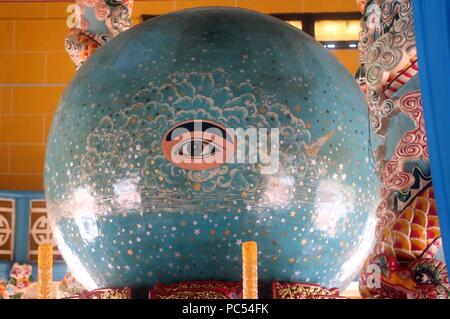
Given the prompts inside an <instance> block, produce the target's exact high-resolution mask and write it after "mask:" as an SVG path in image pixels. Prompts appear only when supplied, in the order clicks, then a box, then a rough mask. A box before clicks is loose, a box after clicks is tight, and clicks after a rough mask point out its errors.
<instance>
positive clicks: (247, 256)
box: [242, 241, 258, 299]
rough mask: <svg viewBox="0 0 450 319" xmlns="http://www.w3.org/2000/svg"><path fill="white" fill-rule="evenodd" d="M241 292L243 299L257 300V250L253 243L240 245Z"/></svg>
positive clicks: (248, 242)
mask: <svg viewBox="0 0 450 319" xmlns="http://www.w3.org/2000/svg"><path fill="white" fill-rule="evenodd" d="M242 290H243V298H244V299H258V248H257V245H256V242H255V241H247V242H245V243H243V244H242Z"/></svg>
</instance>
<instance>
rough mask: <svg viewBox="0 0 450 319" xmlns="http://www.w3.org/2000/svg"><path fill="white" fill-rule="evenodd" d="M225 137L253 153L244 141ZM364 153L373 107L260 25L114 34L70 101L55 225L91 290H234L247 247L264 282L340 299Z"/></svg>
mask: <svg viewBox="0 0 450 319" xmlns="http://www.w3.org/2000/svg"><path fill="white" fill-rule="evenodd" d="M207 128H215V132H216V133H211V134H210V135H207V134H206V133H205V132H206V131H207V130H206V129H207ZM229 128H233V129H237V128H242V130H247V131H246V132H247V133H249V132H252V129H253V132H256V133H257V134H258V135H257V139H256V140H255V139H252V137H251V136H250V135H251V134H250V133H249V136H250V137H249V138H247V139H244V140H242V139H241V143H238V142H236V139H237V137H236V136H237V135H232V134H228V133H227V132H228V130H227V129H229ZM177 129H182V130H181V133H180V134H178V135H177V134H175V135H173V134H172V133H174V132H175V131H177ZM248 129H250V130H248ZM277 130H278V131H277ZM276 132H278V134H279V144H277V143H276V141H277V140H276ZM195 134H197V135H195ZM202 134H203V135H202ZM264 136H265V138H266V139H267V144H266V145H270V146H272V145H275V146H276V145H279V147H278V154H276V153H277V152H276V148H274V149H272V148H270V147H269V149H268V150H269V151H270V152H267V154H266V155H267V156H268V157H267V156H266V157H264V156H263V153H262V154H259V153H257V154H258V156H256V158H253V159H254V160H250V157H248V158H249V159H248V160H246V161H245V162H244V163H241V162H237V161H234V162H233V161H231V160H229V158H228V157H227V158H226V159H227V161H226V162H225V163H216V164H211V163H208V162H207V158H210V157H211V156H212V157H214V156H215V157H217V156H218V154H224V149H228V150H229V151H230V152H229V153H227V154H232V155H233V154H234V155H236V154H237V149H238V148H239V147H241V146H242V145H244V146H245V145H246V146H247V147H248V152H250V147H256V148H257V149H258V152H259V149H260V148H261V149H262V144H263V143H262V142H261V141H265V140H264ZM219 140H221V141H225V143H217V142H218V141H219ZM242 141H244V142H242ZM256 141H258V143H257V142H256ZM227 143H228V144H227ZM242 143H243V144H242ZM244 153H245V152H244ZM369 154H370V143H369V132H368V114H367V107H366V104H365V101H364V98H363V96H362V94H361V93H360V91H359V88H358V86H357V84H356V83H355V81H354V80H353V78H352V76H351V75H350V74H349V73H348V72H347V71H346V70H345V69H344V67H343V66H342V65H341V64H339V63H338V62H337V61H336V59H335V58H334V57H333V56H332V55H331V54H330V53H329V52H327V50H325V49H324V48H323V46H322V45H320V44H319V43H317V42H316V41H315V40H314V39H312V38H311V37H309V36H308V35H306V34H305V33H303V32H301V31H299V30H298V29H296V28H294V27H292V26H290V25H288V24H286V23H284V22H282V21H279V20H277V19H275V18H272V17H269V16H266V15H262V14H259V13H255V12H251V11H246V10H240V9H231V8H198V9H193V10H186V11H180V12H176V13H173V14H169V15H165V16H162V17H159V18H155V19H152V20H149V21H147V22H144V23H142V24H140V25H138V26H136V27H134V28H132V29H130V30H129V31H126V32H124V33H122V34H120V35H119V36H118V37H116V38H115V39H113V40H112V41H110V42H109V43H107V44H106V45H105V46H104V47H102V48H100V49H99V50H98V51H97V52H95V54H94V55H93V56H92V57H91V58H90V59H89V61H87V62H86V63H85V64H84V65H83V66H82V67H81V68H80V69H79V70H78V72H77V73H76V75H75V77H74V78H73V80H72V82H71V83H70V85H69V86H68V87H67V89H66V90H65V92H64V94H63V96H62V98H61V101H60V103H59V106H58V109H57V112H56V115H55V119H54V122H53V126H52V130H51V134H50V137H49V140H48V151H47V158H46V165H45V175H46V178H45V182H46V195H47V200H48V208H49V216H50V219H51V223H52V227H53V230H54V237H55V239H56V242H57V244H58V247H59V249H60V251H61V253H62V255H63V257H64V259H65V261H66V263H67V265H68V266H69V268H70V270H71V271H72V272H73V274H74V275H75V277H76V278H77V279H78V280H79V281H81V282H82V283H83V284H84V285H85V286H86V287H87V288H90V289H92V288H97V287H111V286H126V285H129V286H132V287H140V286H148V287H149V286H151V285H153V284H155V283H156V282H164V283H169V282H176V281H183V280H197V279H198V280H200V279H211V278H213V279H221V280H240V279H241V271H242V266H241V265H242V264H241V263H242V260H241V244H242V242H244V241H247V240H254V241H256V242H257V243H258V264H259V279H260V282H261V283H262V284H264V283H270V282H271V281H275V280H277V281H300V282H309V283H318V284H321V285H324V286H327V287H340V288H344V287H345V286H346V285H348V284H349V282H351V281H352V279H353V278H354V277H355V275H356V273H357V272H358V270H359V266H360V264H361V263H362V261H363V260H364V258H365V257H366V255H367V254H368V252H369V251H370V248H371V246H372V241H373V236H374V227H375V205H376V202H377V198H378V194H377V193H378V191H377V189H378V184H377V178H376V176H375V174H374V168H373V166H372V165H371V161H370V156H369ZM234 155H233V156H234ZM275 155H276V156H275ZM227 156H228V155H227ZM219 157H220V156H219ZM177 158H178V160H179V159H180V158H182V159H183V158H184V159H194V161H196V162H192V163H193V164H192V163H191V164H189V162H188V161H186V163H188V164H185V162H183V161H182V162H180V161H177ZM233 158H237V156H234V157H233ZM268 158H269V159H270V160H269V161H268ZM255 159H256V160H255ZM277 159H279V161H278V162H276V160H277ZM268 163H269V164H270V165H269V166H270V167H272V164H274V163H275V164H277V163H278V164H279V165H278V166H277V165H273V167H272V168H273V169H271V170H270V169H269V170H267V168H268ZM265 169H266V171H264V170H265Z"/></svg>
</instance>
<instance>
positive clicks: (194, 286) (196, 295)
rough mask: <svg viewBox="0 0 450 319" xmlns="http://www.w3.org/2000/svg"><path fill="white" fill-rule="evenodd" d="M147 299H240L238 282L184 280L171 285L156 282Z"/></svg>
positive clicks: (240, 287)
mask: <svg viewBox="0 0 450 319" xmlns="http://www.w3.org/2000/svg"><path fill="white" fill-rule="evenodd" d="M148 297H149V299H242V285H241V283H239V282H222V281H218V280H209V281H186V282H181V283H176V284H172V285H165V284H162V283H158V284H156V285H155V286H154V287H153V288H152V289H151V290H150V291H149V296H148Z"/></svg>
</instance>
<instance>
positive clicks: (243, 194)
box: [241, 191, 247, 199]
mask: <svg viewBox="0 0 450 319" xmlns="http://www.w3.org/2000/svg"><path fill="white" fill-rule="evenodd" d="M241 196H242V198H244V199H247V192H246V191H243V192H242V193H241Z"/></svg>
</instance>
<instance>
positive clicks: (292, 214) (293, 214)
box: [289, 211, 297, 217]
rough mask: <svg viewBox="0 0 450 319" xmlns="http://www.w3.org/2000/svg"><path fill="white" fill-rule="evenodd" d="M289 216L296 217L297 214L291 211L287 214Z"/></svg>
mask: <svg viewBox="0 0 450 319" xmlns="http://www.w3.org/2000/svg"><path fill="white" fill-rule="evenodd" d="M289 215H291V217H295V215H297V213H296V212H294V211H291V212H290V213H289Z"/></svg>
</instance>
